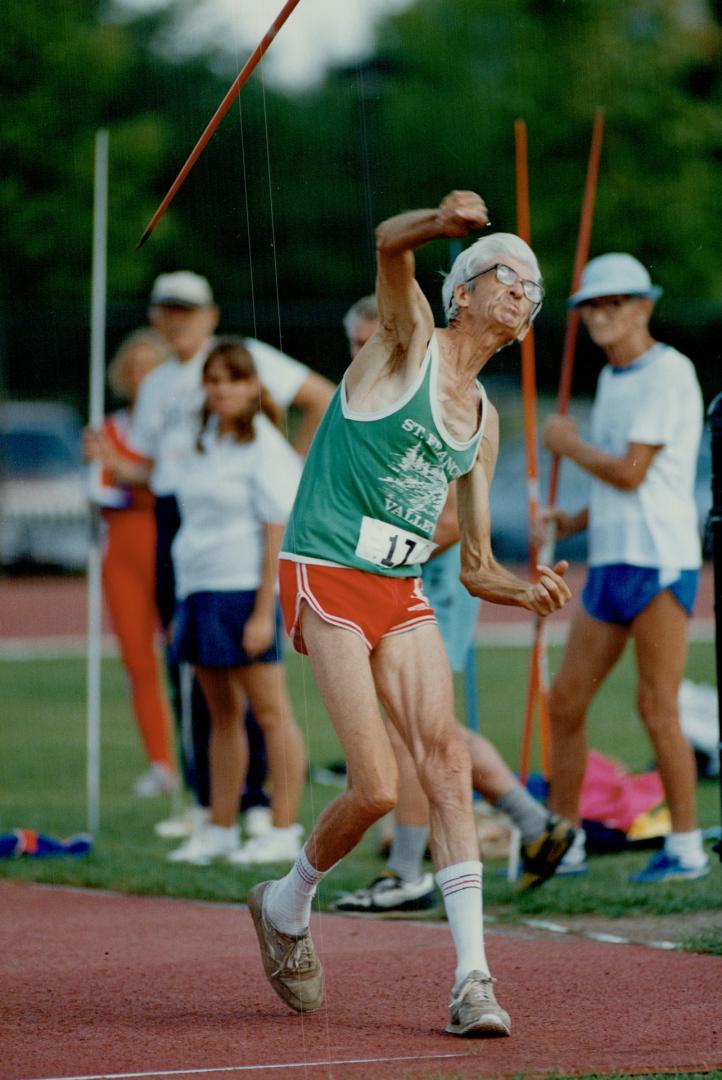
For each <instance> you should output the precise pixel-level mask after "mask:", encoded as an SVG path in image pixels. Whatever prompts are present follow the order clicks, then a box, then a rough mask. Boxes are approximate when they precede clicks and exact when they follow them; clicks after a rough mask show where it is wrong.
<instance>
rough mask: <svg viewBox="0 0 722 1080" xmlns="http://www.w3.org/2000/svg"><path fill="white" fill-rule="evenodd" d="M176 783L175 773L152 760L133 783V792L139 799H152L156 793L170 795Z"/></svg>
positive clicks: (177, 781) (176, 787)
mask: <svg viewBox="0 0 722 1080" xmlns="http://www.w3.org/2000/svg"><path fill="white" fill-rule="evenodd" d="M178 785H179V780H178V774H177V773H174V772H173V770H172V769H169V768H168V766H167V765H164V764H163V763H162V762H160V761H152V762H151V764H150V766H149V768H148V769H147V770H146V771H145V772H144V773H143V774H142V775H141V776H139V777H138V779H137V780H136V781H135V783H134V784H133V794H134V795H135V796H136V797H137V798H139V799H152V798H154V797H155V796H156V795H172V794H173V792H174V791H177V790H178Z"/></svg>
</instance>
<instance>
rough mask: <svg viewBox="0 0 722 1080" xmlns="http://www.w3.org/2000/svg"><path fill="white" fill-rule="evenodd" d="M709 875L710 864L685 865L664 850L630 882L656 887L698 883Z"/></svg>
mask: <svg viewBox="0 0 722 1080" xmlns="http://www.w3.org/2000/svg"><path fill="white" fill-rule="evenodd" d="M707 874H709V862H707V861H706V860H705V862H703V863H699V864H698V865H697V866H689V865H685V863H683V862H682V860H681V859H678V858H677V857H676V856H673V855H668V854H667V853H666V851H665V850H664V849H662V851H657V852H655V854H654V855H653V856H652V858H651V859H650V860H649V862H648V863H647V865H646V866H645V868H644V870H640V871H639V873H637V874H632V875H631V876H630V878H629V880H630V881H632V882H634V883H635V884H637V885H656V884H658V883H659V882H663V881H696V880H697V878H703V877H706V876H707Z"/></svg>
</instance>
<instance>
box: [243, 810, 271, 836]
mask: <svg viewBox="0 0 722 1080" xmlns="http://www.w3.org/2000/svg"><path fill="white" fill-rule="evenodd" d="M272 828H273V815H272V814H271V808H270V806H250V807H249V808H248V810H246V812H245V814H244V815H243V832H244V834H245V835H246V836H248V837H249V838H253V837H254V836H265V835H266V834H267V833H268V832H269V831H270V830H271V829H272Z"/></svg>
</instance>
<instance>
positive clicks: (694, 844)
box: [664, 829, 707, 866]
mask: <svg viewBox="0 0 722 1080" xmlns="http://www.w3.org/2000/svg"><path fill="white" fill-rule="evenodd" d="M664 850H665V852H666V853H667V855H669V856H670V858H673V859H679V861H680V862H681V863H683V864H684V865H685V866H704V865H706V863H707V856H706V855H705V853H704V847H703V845H702V832H701V830H700V829H693V830H692V832H671V833H668V834H667V836H666V837H665V839H664Z"/></svg>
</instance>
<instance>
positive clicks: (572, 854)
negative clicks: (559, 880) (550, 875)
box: [554, 829, 589, 877]
mask: <svg viewBox="0 0 722 1080" xmlns="http://www.w3.org/2000/svg"><path fill="white" fill-rule="evenodd" d="M586 844H587V834H586V833H585V832H584V829H576V830H574V837H573V839H572V842H571V845H570V846H569V849H568V851H567V852H566V853H565V855H564V857H563V858H562V860H561V861H560V863H559V865H558V866H557V868H556V870H555V871H554V876H555V877H586V875H587V874H588V873H589V867H588V865H587V848H586Z"/></svg>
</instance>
